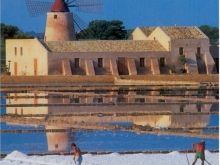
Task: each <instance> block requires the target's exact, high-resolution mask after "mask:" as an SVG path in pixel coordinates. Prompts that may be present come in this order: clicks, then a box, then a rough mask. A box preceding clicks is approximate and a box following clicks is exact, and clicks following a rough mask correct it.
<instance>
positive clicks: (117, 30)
mask: <svg viewBox="0 0 220 165" xmlns="http://www.w3.org/2000/svg"><path fill="white" fill-rule="evenodd" d="M124 28H125V27H124V26H123V22H122V21H119V20H112V21H106V20H94V21H92V22H90V23H89V26H88V28H87V29H85V30H82V31H81V32H80V33H78V34H77V39H99V40H121V39H125V37H126V33H127V31H126V30H124Z"/></svg>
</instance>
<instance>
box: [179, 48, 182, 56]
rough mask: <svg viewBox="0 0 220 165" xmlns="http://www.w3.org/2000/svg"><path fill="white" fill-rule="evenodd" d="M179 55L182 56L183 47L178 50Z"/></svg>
mask: <svg viewBox="0 0 220 165" xmlns="http://www.w3.org/2000/svg"><path fill="white" fill-rule="evenodd" d="M179 55H183V47H180V48H179Z"/></svg>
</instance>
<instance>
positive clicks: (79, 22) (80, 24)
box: [73, 13, 88, 33]
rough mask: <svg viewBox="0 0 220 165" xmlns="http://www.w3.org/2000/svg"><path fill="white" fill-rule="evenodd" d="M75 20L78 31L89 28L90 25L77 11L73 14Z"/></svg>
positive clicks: (76, 30)
mask: <svg viewBox="0 0 220 165" xmlns="http://www.w3.org/2000/svg"><path fill="white" fill-rule="evenodd" d="M73 20H74V27H75V32H76V33H77V32H79V31H82V30H84V29H86V28H88V25H87V24H86V23H85V22H84V21H83V20H82V19H81V18H80V17H79V16H78V15H77V14H76V13H74V14H73Z"/></svg>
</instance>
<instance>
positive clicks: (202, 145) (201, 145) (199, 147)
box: [192, 140, 205, 165]
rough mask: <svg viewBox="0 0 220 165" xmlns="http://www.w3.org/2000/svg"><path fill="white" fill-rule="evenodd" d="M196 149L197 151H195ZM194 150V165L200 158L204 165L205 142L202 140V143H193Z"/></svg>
mask: <svg viewBox="0 0 220 165" xmlns="http://www.w3.org/2000/svg"><path fill="white" fill-rule="evenodd" d="M195 147H196V149H195ZM192 150H193V151H196V155H195V159H194V162H193V164H192V165H195V164H196V161H197V159H198V158H200V159H201V160H202V164H201V165H204V161H205V152H204V151H205V142H204V140H202V141H201V142H200V143H193V144H192Z"/></svg>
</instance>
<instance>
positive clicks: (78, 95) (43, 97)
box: [4, 89, 219, 152]
mask: <svg viewBox="0 0 220 165" xmlns="http://www.w3.org/2000/svg"><path fill="white" fill-rule="evenodd" d="M4 98H5V99H6V114H18V115H21V116H18V118H20V119H21V118H22V117H25V118H32V119H41V121H43V122H44V126H45V129H46V130H51V129H64V130H71V129H72V128H73V127H76V125H77V126H78V127H77V128H78V129H79V131H78V132H74V131H69V132H46V133H45V135H46V141H47V146H48V148H47V150H48V151H50V152H61V151H68V150H69V144H70V143H71V142H73V141H78V142H79V143H82V144H86V143H88V141H87V142H86V141H83V139H82V137H84V138H85V137H86V136H87V135H88V134H90V136H91V134H92V133H88V132H87V133H86V132H85V131H84V130H83V127H82V129H81V127H79V124H80V123H83V124H87V125H91V127H92V126H93V127H96V126H97V124H106V123H108V124H112V125H120V124H121V123H126V124H127V125H130V126H132V125H139V126H150V127H156V126H159V127H169V128H181V127H186V128H188V127H195V128H201V127H206V126H208V125H209V123H210V122H211V121H210V115H209V114H208V113H209V112H213V111H218V109H219V104H218V100H217V99H216V91H214V90H198V91H196V90H177V91H175V90H171V91H166V90H152V91H150V90H148V91H146V90H139V91H129V90H126V89H124V90H120V91H89V92H84V93H82V92H63V93H58V92H32V93H8V94H7V95H6V96H4ZM184 112H186V113H187V112H191V113H192V112H194V113H198V114H197V115H190V114H187V115H183V114H184ZM161 113H164V114H161ZM166 113H167V114H166ZM175 113H179V114H175ZM200 113H201V114H200ZM202 113H206V114H202ZM174 114H175V115H174ZM22 115H23V116H22ZM24 115H27V116H24ZM28 115H29V116H28ZM34 115H38V116H34ZM33 121H34V120H33ZM51 121H55V122H51ZM16 122H18V121H17V120H15V121H14V123H16ZM7 124H10V122H7ZM17 124H18V123H17ZM25 124H26V125H31V124H32V123H31V122H30V123H29V124H27V123H25ZM93 124H94V125H93ZM216 126H217V125H216ZM81 134H83V135H81ZM128 134H133V133H128ZM93 135H94V134H93ZM111 135H112V137H113V134H112V133H111ZM99 136H101V131H100V132H99V133H97V138H98V137H99ZM136 136H137V137H139V136H140V135H136ZM79 137H80V138H79ZM137 137H136V138H137ZM124 138H126V137H125V136H124ZM147 138H148V137H147V136H146V137H145V139H147ZM169 138H170V137H169ZM98 139H99V138H98ZM110 139H111V138H110ZM87 140H88V139H87ZM111 140H112V141H113V139H111ZM133 140H134V141H135V139H133ZM136 140H137V143H139V142H140V141H139V142H138V138H137V139H136ZM163 140H165V139H163ZM191 140H192V138H191ZM104 141H105V140H103V139H102V141H100V143H102V142H104ZM97 143H99V142H98V141H96V144H97ZM108 143H110V144H112V143H113V142H112V143H111V142H108ZM122 143H123V142H122ZM161 143H162V142H161ZM215 144H216V141H215ZM99 145H101V144H99ZM90 146H93V145H92V144H90ZM84 147H85V146H84ZM105 147H107V146H105ZM124 147H125V146H123V147H122V148H124ZM85 149H88V148H86V147H85ZM106 149H107V148H106Z"/></svg>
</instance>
